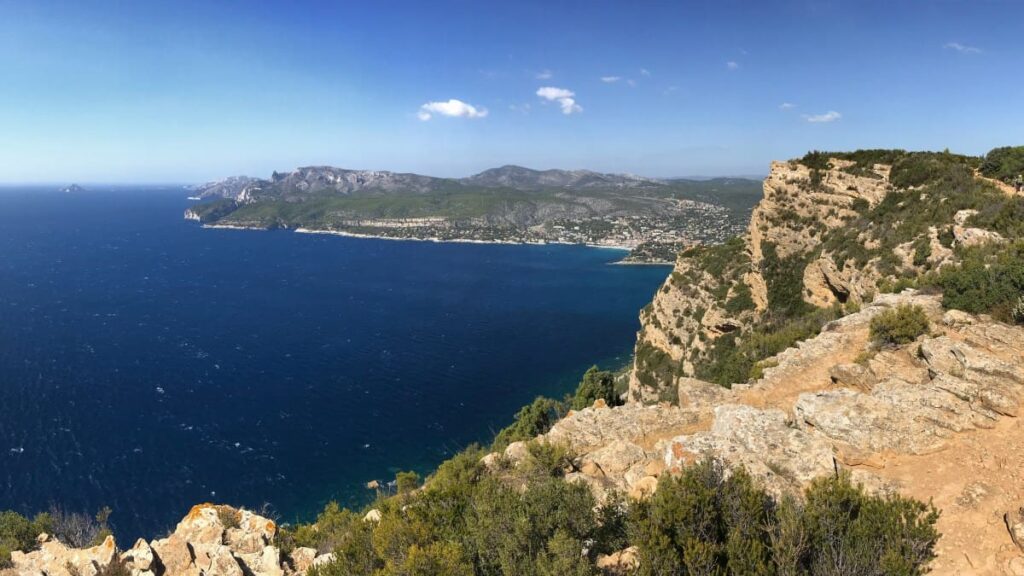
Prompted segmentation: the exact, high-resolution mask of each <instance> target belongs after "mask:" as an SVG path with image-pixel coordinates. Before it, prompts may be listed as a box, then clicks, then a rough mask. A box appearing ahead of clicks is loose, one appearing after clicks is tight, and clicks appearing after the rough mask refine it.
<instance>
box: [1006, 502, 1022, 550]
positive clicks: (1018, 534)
mask: <svg viewBox="0 0 1024 576" xmlns="http://www.w3.org/2000/svg"><path fill="white" fill-rule="evenodd" d="M1003 521H1004V522H1006V529H1007V530H1009V531H1010V539H1012V540H1013V543H1014V544H1016V545H1017V548H1020V551H1021V552H1024V507H1021V508H1018V509H1017V510H1014V511H1012V512H1007V513H1006V514H1004V515H1003Z"/></svg>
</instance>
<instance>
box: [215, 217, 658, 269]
mask: <svg viewBox="0 0 1024 576" xmlns="http://www.w3.org/2000/svg"><path fill="white" fill-rule="evenodd" d="M202 227H203V228H212V229H221V230H258V231H264V232H266V231H269V230H270V228H261V227H258V226H238V225H234V224H203V225H202ZM281 230H286V231H289V232H295V233H298V234H324V235H329V236H345V237H348V238H364V239H371V240H395V241H402V240H404V241H407V242H434V243H437V244H448V243H450V244H503V245H508V246H546V245H555V246H585V247H587V248H597V249H602V250H615V251H619V252H632V251H633V249H632V248H629V247H627V246H621V245H616V244H590V243H584V242H559V241H557V240H477V239H473V238H436V237H431V238H413V237H408V238H406V237H396V236H384V235H380V234H365V233H361V232H344V231H341V230H317V229H313V228H281ZM612 264H624V265H630V264H640V265H652V266H653V265H657V266H664V265H666V264H664V263H659V262H621V261H617V262H612Z"/></svg>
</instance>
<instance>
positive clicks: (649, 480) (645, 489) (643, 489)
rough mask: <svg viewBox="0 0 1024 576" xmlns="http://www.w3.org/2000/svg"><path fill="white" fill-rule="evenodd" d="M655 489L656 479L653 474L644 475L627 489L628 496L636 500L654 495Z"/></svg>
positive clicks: (656, 485)
mask: <svg viewBox="0 0 1024 576" xmlns="http://www.w3.org/2000/svg"><path fill="white" fill-rule="evenodd" d="M657 489H658V479H657V478H655V477H654V476H644V477H643V478H641V479H640V480H637V482H636V483H635V484H633V486H632V487H631V488H630V489H629V498H630V500H636V501H640V500H646V499H648V498H650V497H651V496H652V495H654V492H655V491H656V490H657Z"/></svg>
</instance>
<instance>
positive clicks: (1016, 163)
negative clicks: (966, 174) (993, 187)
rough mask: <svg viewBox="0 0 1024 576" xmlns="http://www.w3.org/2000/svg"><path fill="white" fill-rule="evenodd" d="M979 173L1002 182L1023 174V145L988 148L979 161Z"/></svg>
mask: <svg viewBox="0 0 1024 576" xmlns="http://www.w3.org/2000/svg"><path fill="white" fill-rule="evenodd" d="M981 173H982V174H984V175H985V176H988V177H989V178H995V179H997V180H1003V181H1004V182H1009V181H1011V180H1012V179H1013V178H1016V177H1017V176H1019V175H1021V174H1024V146H1005V147H1003V148H995V149H993V150H990V151H989V153H988V154H986V155H985V160H984V162H982V163H981Z"/></svg>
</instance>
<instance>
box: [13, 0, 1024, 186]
mask: <svg viewBox="0 0 1024 576" xmlns="http://www.w3.org/2000/svg"><path fill="white" fill-rule="evenodd" d="M1022 102H1024V1H1022V0H1005V1H991V2H986V1H982V0H974V1H962V2H959V1H952V0H930V1H925V0H920V1H917V0H884V1H868V0H864V1H852V0H825V1H815V0H793V1H778V2H771V1H758V2H754V1H750V0H743V1H730V0H721V1H711V0H706V1H700V2H689V1H675V2H667V1H665V2H654V1H645V0H630V1H621V2H612V1H604V0H583V1H578V2H576V1H556V0H545V1H532V0H515V1H505V2H498V1H493V2H491V1H479V0H476V1H445V0H435V1H432V2H422V1H408V2H402V1H390V0H373V1H344V2H343V1H336V2H326V1H319V2H314V1H300V0H293V1H283V2H272V1H269V0H267V1H260V2H250V1H237V2H230V1H212V0H202V1H191V0H176V1H173V2H171V1H161V0H146V1H135V2H127V1H125V2H117V1H113V0H110V1H101V0H73V1H67V2H56V1H51V0H19V1H11V0H0V182H3V183H61V182H79V183H91V182H103V183H131V182H136V183H189V182H201V181H207V180H211V179H217V178H222V177H226V176H230V175H236V174H246V175H250V176H267V175H269V174H270V173H271V172H272V171H273V170H278V171H287V170H291V169H293V168H295V167H298V166H306V165H317V164H327V165H333V166H340V167H345V168H359V169H379V170H393V171H403V172H404V171H408V172H418V173H424V174H430V175H435V176H453V177H457V176H466V175H469V174H472V173H475V172H478V171H480V170H483V169H486V168H490V167H494V166H500V165H503V164H519V165H524V166H528V167H533V168H539V169H546V168H567V169H569V168H573V169H575V168H587V169H592V170H599V171H605V172H629V173H636V174H642V175H647V176H654V177H672V176H718V175H722V176H725V175H733V176H735V175H759V174H764V173H766V172H767V170H768V166H769V162H770V161H771V160H777V159H786V158H791V157H796V156H801V155H803V154H804V153H805V152H806V151H808V150H811V149H826V150H847V149H856V148H871V147H886V148H894V147H898V148H906V149H915V150H916V149H933V150H941V149H945V148H949V149H951V150H953V151H956V152H962V153H969V154H983V153H984V152H986V151H987V150H989V149H991V148H993V147H996V146H1003V145H1013V144H1017V145H1019V144H1024V105H1022Z"/></svg>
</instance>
